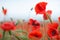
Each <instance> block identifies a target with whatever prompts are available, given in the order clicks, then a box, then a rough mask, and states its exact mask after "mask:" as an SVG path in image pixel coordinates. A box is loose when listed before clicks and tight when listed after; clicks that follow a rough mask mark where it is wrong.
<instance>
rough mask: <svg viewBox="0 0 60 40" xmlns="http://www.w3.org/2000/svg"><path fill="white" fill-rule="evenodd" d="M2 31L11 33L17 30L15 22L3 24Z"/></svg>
mask: <svg viewBox="0 0 60 40" xmlns="http://www.w3.org/2000/svg"><path fill="white" fill-rule="evenodd" d="M2 29H3V30H4V31H10V30H15V29H16V26H15V25H14V23H13V22H4V23H3V24H2Z"/></svg>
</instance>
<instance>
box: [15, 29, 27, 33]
mask: <svg viewBox="0 0 60 40" xmlns="http://www.w3.org/2000/svg"><path fill="white" fill-rule="evenodd" d="M16 32H20V33H23V32H24V33H26V34H27V32H26V31H24V30H17V31H16Z"/></svg>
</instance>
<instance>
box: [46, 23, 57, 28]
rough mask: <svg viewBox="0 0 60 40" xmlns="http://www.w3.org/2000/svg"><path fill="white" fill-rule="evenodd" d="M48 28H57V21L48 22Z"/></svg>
mask: <svg viewBox="0 0 60 40" xmlns="http://www.w3.org/2000/svg"><path fill="white" fill-rule="evenodd" d="M47 26H48V28H54V29H57V28H58V23H57V22H53V23H52V24H51V23H48V25H47Z"/></svg>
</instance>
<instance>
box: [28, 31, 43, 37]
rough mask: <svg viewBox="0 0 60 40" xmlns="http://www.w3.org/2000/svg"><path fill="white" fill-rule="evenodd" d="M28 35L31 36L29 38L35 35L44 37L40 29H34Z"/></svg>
mask: <svg viewBox="0 0 60 40" xmlns="http://www.w3.org/2000/svg"><path fill="white" fill-rule="evenodd" d="M28 36H29V38H33V37H36V38H41V37H42V33H41V32H40V31H37V30H34V31H32V32H31V33H29V35H28Z"/></svg>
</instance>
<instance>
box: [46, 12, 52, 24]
mask: <svg viewBox="0 0 60 40" xmlns="http://www.w3.org/2000/svg"><path fill="white" fill-rule="evenodd" d="M46 15H47V17H48V18H49V20H50V22H51V23H52V19H51V17H50V15H49V14H48V13H46Z"/></svg>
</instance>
